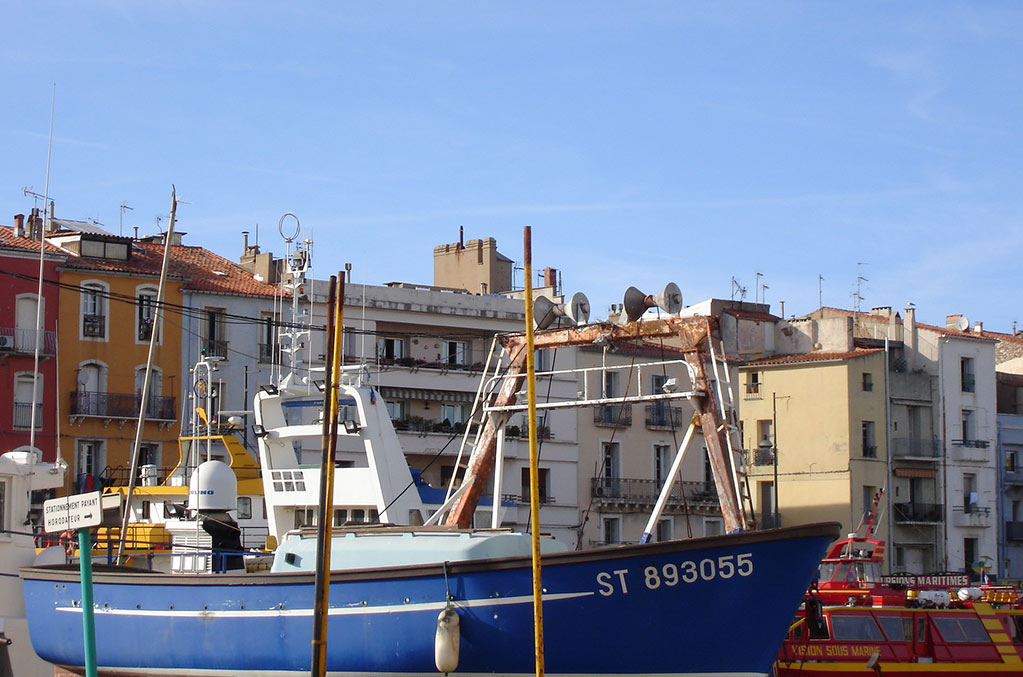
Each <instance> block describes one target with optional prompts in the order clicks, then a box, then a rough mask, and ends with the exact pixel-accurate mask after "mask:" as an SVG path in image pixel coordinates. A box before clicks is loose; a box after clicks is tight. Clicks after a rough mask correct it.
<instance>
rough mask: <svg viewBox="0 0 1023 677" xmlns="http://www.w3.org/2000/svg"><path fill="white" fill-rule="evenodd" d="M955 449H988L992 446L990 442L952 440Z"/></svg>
mask: <svg viewBox="0 0 1023 677" xmlns="http://www.w3.org/2000/svg"><path fill="white" fill-rule="evenodd" d="M952 446H953V447H970V448H971V449H987V448H988V447H990V446H991V442H989V441H988V440H952Z"/></svg>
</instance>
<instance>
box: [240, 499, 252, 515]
mask: <svg viewBox="0 0 1023 677" xmlns="http://www.w3.org/2000/svg"><path fill="white" fill-rule="evenodd" d="M238 519H240V520H247V519H252V499H251V498H250V497H248V496H239V497H238Z"/></svg>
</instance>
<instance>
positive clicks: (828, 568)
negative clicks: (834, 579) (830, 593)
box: [818, 562, 835, 581]
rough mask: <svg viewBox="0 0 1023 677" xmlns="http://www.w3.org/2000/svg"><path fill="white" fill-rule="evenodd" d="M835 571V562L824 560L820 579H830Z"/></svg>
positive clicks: (819, 575) (820, 570)
mask: <svg viewBox="0 0 1023 677" xmlns="http://www.w3.org/2000/svg"><path fill="white" fill-rule="evenodd" d="M833 573H835V563H834V562H823V563H822V564H821V566H820V569H819V573H818V579H819V580H822V581H830V580H831V575H832V574H833Z"/></svg>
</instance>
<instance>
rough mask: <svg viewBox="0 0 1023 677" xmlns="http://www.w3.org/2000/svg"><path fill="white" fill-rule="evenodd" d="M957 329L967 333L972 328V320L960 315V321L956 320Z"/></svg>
mask: <svg viewBox="0 0 1023 677" xmlns="http://www.w3.org/2000/svg"><path fill="white" fill-rule="evenodd" d="M955 326H956V329H958V330H959V331H966V330H967V329H969V328H970V318H968V317H966V316H965V315H960V316H959V319H957V320H956V325H955Z"/></svg>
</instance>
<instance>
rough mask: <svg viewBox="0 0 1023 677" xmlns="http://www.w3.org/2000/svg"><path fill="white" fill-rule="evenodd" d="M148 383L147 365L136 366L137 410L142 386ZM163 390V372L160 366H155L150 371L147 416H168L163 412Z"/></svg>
mask: <svg viewBox="0 0 1023 677" xmlns="http://www.w3.org/2000/svg"><path fill="white" fill-rule="evenodd" d="M145 383H146V367H145V365H142V366H140V367H136V368H135V405H136V406H135V410H136V411H138V405H139V404H140V403H141V399H142V387H143V386H144V385H145ZM162 392H163V372H162V371H161V370H160V368H159V367H153V369H152V371H150V373H149V397H148V399H147V403H146V416H148V417H151V418H166V416H164V415H163V414H165V412H163V410H162V408H161V407H162V403H163V401H164V400H163V398H162V397H161V393H162Z"/></svg>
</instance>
